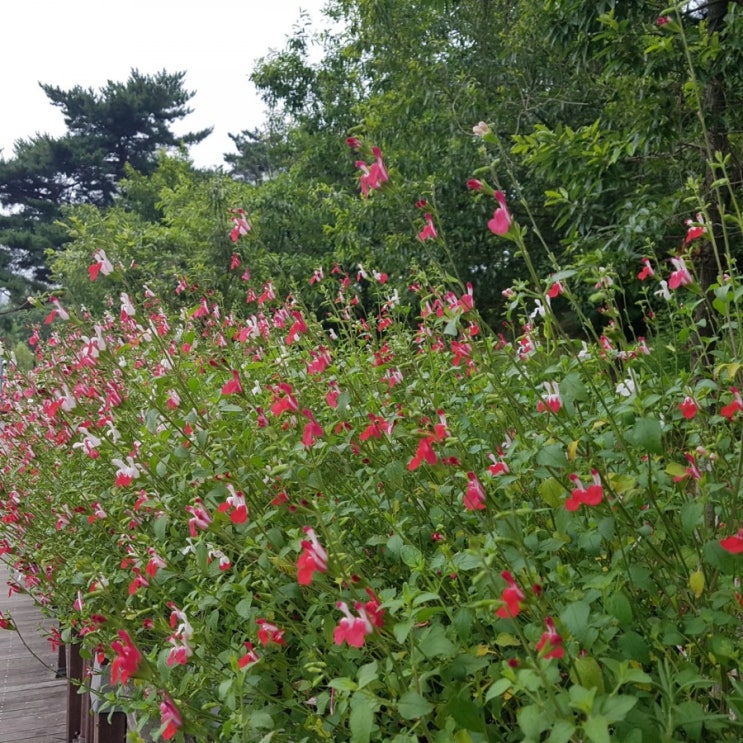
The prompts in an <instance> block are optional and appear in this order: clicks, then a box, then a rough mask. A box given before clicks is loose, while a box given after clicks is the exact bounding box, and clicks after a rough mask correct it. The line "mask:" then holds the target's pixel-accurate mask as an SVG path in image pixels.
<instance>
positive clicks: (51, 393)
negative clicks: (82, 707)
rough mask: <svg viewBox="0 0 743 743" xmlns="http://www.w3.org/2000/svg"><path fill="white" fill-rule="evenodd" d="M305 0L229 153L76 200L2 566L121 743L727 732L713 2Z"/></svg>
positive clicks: (11, 473) (741, 456)
mask: <svg viewBox="0 0 743 743" xmlns="http://www.w3.org/2000/svg"><path fill="white" fill-rule="evenodd" d="M329 8H330V11H331V12H335V13H338V14H340V15H342V16H343V17H344V18H345V19H346V20H347V22H348V27H347V29H346V31H345V32H344V34H343V35H340V36H338V37H336V38H334V39H329V40H328V50H329V56H327V57H326V59H325V60H324V62H322V63H321V64H320V65H319V66H317V67H315V66H312V65H310V64H309V63H308V62H307V61H306V59H305V56H304V55H305V52H306V46H305V44H306V43H307V40H306V39H305V37H304V36H302V34H301V33H299V34H298V36H297V38H295V39H294V40H292V41H291V42H290V45H289V48H288V50H286V51H285V52H283V53H279V54H277V55H276V56H275V57H273V58H272V59H270V60H267V61H266V62H265V64H264V65H263V66H262V67H261V68H259V71H258V72H257V73H256V75H257V77H256V80H257V81H258V82H259V83H260V84H261V85H262V86H263V87H264V89H265V90H266V91H267V95H269V96H272V100H273V102H274V103H275V104H276V106H277V108H276V112H275V113H276V118H275V119H274V121H273V124H272V127H273V128H272V130H271V132H270V136H268V137H267V139H266V141H265V142H264V144H266V143H268V146H267V148H266V149H258V148H254V149H253V151H252V153H250V154H251V157H249V158H247V159H246V160H245V162H246V163H247V164H248V165H249V166H250V168H251V169H252V170H250V172H248V173H246V174H244V177H242V178H228V177H225V176H224V175H220V176H218V177H216V176H214V175H213V174H211V175H210V174H204V173H195V172H194V171H193V169H192V168H191V166H190V164H189V163H188V161H187V160H186V159H184V158H182V157H171V156H167V155H162V156H161V157H159V159H158V161H157V167H156V169H155V170H154V171H153V172H152V173H150V174H141V173H136V172H134V171H131V172H130V173H129V175H128V176H127V178H126V179H125V180H124V181H122V182H121V190H120V192H119V194H118V195H117V198H116V199H115V202H114V203H113V204H112V205H111V206H110V207H106V208H105V209H101V208H99V207H96V206H95V205H91V204H86V205H79V206H76V207H75V208H74V209H72V210H71V211H70V212H69V215H68V217H69V221H68V226H69V227H70V228H71V230H72V233H71V237H72V240H71V242H70V244H69V247H68V249H67V250H66V251H64V252H63V253H61V254H59V255H58V256H57V257H56V258H55V261H54V264H53V268H54V271H55V275H56V276H57V277H59V280H60V283H62V284H63V285H64V288H65V290H66V292H67V294H66V295H63V294H62V293H61V292H60V293H59V294H58V296H55V298H54V299H53V301H52V303H51V304H50V305H49V306H48V307H46V308H45V309H46V310H50V312H49V314H48V317H47V323H46V324H44V325H43V326H40V327H37V328H35V329H34V331H33V333H32V336H31V340H30V343H31V346H32V348H33V350H34V354H35V364H34V367H33V368H32V369H30V370H26V371H24V370H23V369H21V368H20V366H19V365H17V364H14V363H13V360H12V358H9V359H8V364H7V366H8V375H7V378H6V380H5V384H4V386H3V391H2V397H1V398H0V405H1V406H2V407H1V408H0V410H1V412H2V416H3V418H2V430H1V431H0V453H1V454H2V458H3V464H2V467H3V470H2V484H0V510H1V514H2V518H1V519H0V553H1V554H2V555H3V558H4V559H6V560H7V561H9V562H10V563H12V565H13V567H14V569H15V571H16V572H15V574H16V576H17V577H16V581H15V582H14V584H13V589H14V590H25V591H28V592H29V593H30V594H31V595H33V596H34V597H36V598H37V600H38V601H39V603H40V604H41V605H42V606H43V607H45V609H46V610H47V611H48V612H49V613H50V614H53V615H54V616H55V617H56V619H57V620H58V622H59V627H60V629H59V635H58V636H55V637H53V638H52V639H53V640H54V641H59V640H61V641H65V642H73V641H74V642H80V643H81V644H82V648H83V652H84V653H86V654H89V655H90V656H91V657H95V659H96V661H97V668H98V669H99V670H100V672H101V675H102V676H103V677H105V679H106V686H105V688H104V692H103V694H104V699H105V702H106V704H107V705H108V708H111V709H112V708H123V709H126V710H127V711H129V712H132V713H134V714H135V715H136V717H137V721H138V723H137V724H138V727H139V731H138V732H137V733H132V735H133V739H134V740H136V739H138V738H137V736H138V735H141V736H142V737H150V736H152V737H154V738H155V739H160V738H162V739H165V740H170V739H175V740H189V741H193V740H197V741H209V740H220V741H252V740H266V741H268V740H275V741H302V740H307V741H311V740H324V739H326V740H349V741H353V743H366V742H367V741H396V742H397V743H413V742H414V741H436V742H439V741H441V742H443V741H451V740H455V741H474V742H476V743H479V742H481V741H482V742H484V741H491V740H492V741H526V742H528V743H534V742H536V741H549V743H561V742H562V743H568V741H575V743H578V742H579V741H590V742H591V743H608V741H610V740H615V741H620V742H623V743H651V742H652V743H654V742H655V741H663V742H664V743H665V742H668V743H670V742H671V741H703V740H704V741H709V740H721V741H725V740H728V741H736V740H739V739H740V737H741V720H742V719H743V686H742V685H741V681H740V675H739V668H740V661H741V643H740V640H741V630H740V628H741V618H742V617H743V598H741V589H740V573H741V559H743V558H742V557H741V554H743V515H741V507H740V503H741V488H742V485H741V482H742V478H743V470H742V468H741V462H742V461H743V438H742V437H741V430H742V429H741V424H742V422H743V397H741V390H743V379H742V378H741V368H742V367H741V362H740V358H741V353H742V352H743V348H741V339H740V334H739V327H740V323H741V322H742V321H743V310H742V308H741V299H743V288H741V280H742V279H741V274H740V271H739V270H738V269H737V267H736V258H737V256H738V255H739V253H740V250H741V248H742V247H743V216H742V214H741V210H740V203H741V202H740V180H739V173H738V169H739V159H738V156H739V154H740V152H739V148H740V141H739V139H736V137H737V136H738V135H736V134H735V131H734V126H735V121H734V118H733V111H734V109H733V108H732V107H731V106H730V103H731V101H734V100H736V96H738V94H739V93H738V88H737V86H738V76H739V74H740V68H735V67H734V65H733V60H735V59H737V55H738V54H739V51H738V47H737V41H736V40H735V38H734V37H733V35H732V29H735V28H737V27H738V26H737V24H739V23H740V22H741V21H740V13H739V11H740V3H728V4H727V5H726V6H725V15H724V16H719V17H717V11H716V10H715V12H714V13H713V8H712V7H711V6H710V8H708V11H709V13H708V17H707V18H706V19H703V18H702V13H701V10H702V9H701V8H700V7H698V4H697V5H695V8H694V10H693V13H692V11H691V9H690V7H689V8H687V6H686V5H683V6H682V7H680V8H678V9H668V10H664V9H662V8H660V7H659V6H657V5H656V4H655V3H645V2H632V3H626V4H622V5H621V6H620V5H619V4H616V7H615V4H614V3H611V2H608V0H607V2H599V3H596V2H594V3H585V2H582V0H563V1H561V2H557V1H556V0H551V1H550V2H545V3H543V4H538V5H537V6H535V5H534V4H527V3H524V4H521V3H499V2H479V3H475V2H470V3H468V2H466V1H463V2H460V3H456V4H453V3H449V2H443V0H442V1H441V2H431V3H409V4H399V3H390V2H384V1H382V2H379V1H377V2H372V1H371V0H365V1H364V0H358V1H357V2H352V1H351V0H343V1H341V0H337V1H336V2H331V3H329ZM516 10H519V11H521V15H519V13H516ZM661 11H663V12H662V13H661ZM485 14H491V15H487V17H488V18H490V19H491V20H495V19H500V20H501V21H505V20H509V21H510V25H504V24H501V25H498V24H495V26H496V28H497V33H495V32H493V34H494V35H493V36H492V37H491V36H489V34H490V32H491V31H492V26H493V24H492V23H491V24H490V26H487V27H486V26H484V25H483V23H482V21H483V19H484V18H485V17H486V15H485ZM509 14H510V15H509ZM538 19H539V20H541V21H543V23H542V25H541V26H540V25H539V24H538V23H537V22H536V21H537V20H538ZM506 28H507V29H508V32H507V33H506V32H505V31H504V30H503V29H506ZM563 29H564V33H563ZM475 40H476V41H475ZM496 41H497V43H496ZM385 43H386V44H387V45H388V51H387V56H386V57H385V55H384V53H383V51H382V50H383V48H384V44H385ZM488 43H490V45H491V46H490V47H488V48H489V50H490V51H491V52H492V55H498V54H505V52H504V50H510V51H509V53H510V54H511V55H513V59H514V60H521V59H524V64H523V65H521V66H520V67H519V66H518V65H514V66H511V67H507V66H505V65H504V66H503V67H500V66H498V65H494V63H493V59H494V58H497V59H499V60H500V61H502V60H504V59H506V57H495V56H493V57H489V58H487V59H480V58H479V50H480V49H482V48H485V45H486V44H488ZM537 51H539V52H540V54H541V53H542V52H543V53H544V55H545V56H544V57H542V56H540V55H539V54H537V53H536V52H537ZM537 56H540V58H539V60H537V61H534V60H532V62H533V64H534V65H536V69H535V70H534V76H533V78H531V77H529V75H528V74H527V73H528V72H529V70H531V69H532V68H530V67H529V66H528V64H527V61H528V60H529V59H532V57H537ZM684 59H687V62H688V64H687V65H686V66H685V67H684V66H682V65H681V64H680V62H681V60H684ZM457 60H459V61H457ZM463 60H466V61H467V64H464V63H463ZM640 60H641V61H642V62H643V64H644V65H645V67H644V68H643V69H644V74H643V75H638V74H637V70H636V69H635V68H636V65H637V64H638V62H639V61H640ZM413 69H415V70H416V73H415V74H413V72H412V70H413ZM633 70H634V72H633ZM683 70H685V71H683ZM460 72H462V73H464V72H466V74H463V75H462V76H460V77H457V74H458V73H460ZM331 73H332V74H331ZM520 73H521V74H523V76H524V77H523V79H522V80H521V81H520V82H518V83H517V82H513V83H512V84H511V82H509V84H506V83H504V82H503V80H504V79H506V80H507V82H508V80H510V78H508V77H507V76H518V75H519V74H520ZM416 74H417V75H418V86H417V87H416V85H415V84H414V83H416ZM547 74H549V75H550V76H551V77H549V78H547V77H545V76H546V75H547ZM487 75H492V76H493V77H492V78H489V79H490V83H488V84H487V85H486V84H485V82H484V80H485V79H486V77H485V76H487ZM501 75H502V76H503V78H500V77H498V76H501ZM426 76H430V78H429V77H426ZM470 76H471V77H470ZM478 76H480V77H478ZM498 80H500V83H499V84H491V83H493V81H496V82H497V81H498ZM530 80H531V82H532V83H533V88H529V87H528V86H527V82H528V81H530ZM544 80H548V83H547V84H546V85H545V86H544V87H541V82H540V81H544ZM282 81H283V82H282ZM296 81H301V82H302V85H301V86H298V85H295V84H294V83H295V82H296ZM421 81H425V82H421ZM473 81H474V82H473ZM403 83H404V84H403ZM470 83H471V85H470ZM568 83H569V85H568ZM563 84H564V85H563ZM355 86H357V87H355ZM468 86H469V87H468ZM529 90H532V92H533V94H534V95H533V96H531V95H526V93H527V92H528V91H529ZM395 91H401V92H400V94H399V95H398V94H397V93H396V92H395ZM442 91H448V92H445V93H442ZM721 91H724V95H723V97H722V99H719V100H724V101H725V106H723V107H722V108H719V107H718V108H715V109H714V110H712V111H709V112H707V111H705V108H704V105H703V103H702V99H703V98H704V99H705V100H707V101H714V100H716V98H715V96H716V95H717V94H719V93H720V92H721ZM486 92H487V94H488V95H490V94H491V93H492V94H493V95H494V96H497V97H494V98H488V97H487V96H486ZM457 93H461V96H462V97H458V96H457V95H456V94H457ZM568 93H569V95H568ZM356 94H358V98H354V95H356ZM426 94H428V95H429V96H430V97H431V98H432V99H433V100H435V101H436V104H435V105H434V106H433V107H432V108H431V109H430V110H429V109H426V108H425V106H426ZM470 95H471V96H472V97H471V98H469V96H470ZM633 95H634V97H635V99H636V100H635V99H633V97H632V96H633ZM563 96H565V97H564V98H563ZM463 99H466V100H468V101H469V102H470V103H473V102H474V101H477V102H478V103H477V105H476V106H475V107H474V108H473V109H472V110H469V109H467V110H468V113H467V114H466V117H467V119H466V123H464V122H463V123H462V126H461V127H459V128H457V127H455V126H453V125H452V121H453V120H454V119H452V118H448V119H447V117H448V116H449V114H451V113H452V112H456V111H457V110H459V109H457V105H458V102H459V101H461V100H463ZM406 100H409V101H411V102H413V103H412V106H411V107H410V108H409V109H404V103H405V101H406ZM333 101H335V103H336V104H337V106H336V107H334V105H331V104H332V103H333ZM631 101H632V102H633V105H634V108H633V110H632V111H630V110H629V108H630V102H631ZM445 102H446V105H445ZM568 103H569V105H567V104H568ZM485 105H488V106H492V108H491V109H489V110H490V111H492V115H490V116H487V115H486V113H482V114H481V113H479V111H481V110H482V109H480V106H485ZM282 106H283V108H282ZM561 106H562V107H564V108H563V110H572V111H573V112H574V113H576V116H577V117H579V118H580V121H578V118H576V119H575V120H574V121H573V122H572V123H566V122H561V121H560V116H561V113H560V111H561ZM520 107H521V108H520ZM461 110H465V109H461ZM528 111H529V112H537V113H535V114H534V115H535V116H537V118H539V117H541V118H545V119H546V120H545V121H539V123H537V122H536V121H532V120H530V119H528V117H527V116H526V112H528ZM578 112H579V113H578ZM418 114H421V116H423V118H422V119H421V120H420V121H419V120H418V118H417V116H418ZM548 114H549V118H548V119H547V118H546V117H547V116H548ZM426 115H430V116H429V118H425V117H426ZM501 115H502V116H503V119H501V118H499V117H500V116H501ZM346 117H348V118H346ZM666 117H668V121H666ZM481 118H487V119H488V121H487V122H486V121H480V119H481ZM354 119H355V120H356V121H362V122H363V124H362V125H361V126H360V127H359V128H358V129H355V128H351V129H349V126H351V123H350V122H351V120H354ZM672 119H673V120H672ZM504 121H506V122H508V124H509V126H510V125H513V128H512V129H503V127H504V123H503V122H504ZM428 125H430V127H431V129H430V131H431V132H433V134H432V135H431V136H430V137H428V136H427V135H426V134H425V129H426V126H428ZM406 126H407V127H408V128H407V129H406V128H405V127H406ZM417 127H420V128H417ZM447 127H448V129H447ZM406 132H407V140H406ZM446 132H448V134H447V133H446ZM681 132H683V133H684V134H683V137H684V139H683V143H681V140H676V144H675V145H674V144H673V142H674V137H675V136H677V135H679V133H681ZM370 133H373V134H375V135H376V134H378V135H379V136H370ZM239 139H240V138H237V139H236V141H238V140H239ZM243 141H245V142H246V143H247V144H252V145H256V144H261V142H260V141H259V139H258V137H257V136H248V135H245V137H244V138H243ZM252 155H254V156H255V157H252ZM272 158H273V159H272ZM282 158H285V159H284V160H283V161H282ZM483 164H484V167H483ZM264 165H265V167H266V170H261V168H262V167H264ZM428 166H431V167H430V168H429V169H428V170H426V168H427V167H428ZM272 169H274V170H272ZM262 172H272V173H273V177H272V178H271V179H269V180H267V181H265V182H263V181H262V180H261V178H260V177H257V176H259V175H260V173H262ZM250 173H252V175H251V174H250ZM429 174H431V178H430V179H429V177H428V175H429ZM544 191H546V202H545V198H544V193H543V192H544ZM455 204H462V205H465V207H464V208H463V209H462V208H459V207H457V206H455ZM535 204H536V206H535ZM542 204H544V206H541V205H542ZM458 275H459V276H461V277H462V278H463V279H465V280H460V279H458V278H457V276H458ZM467 279H472V282H471V283H470V282H469V281H467ZM73 298H75V299H77V300H82V301H83V302H84V306H82V307H79V306H78V305H77V303H75V302H73V301H71V300H72V299H73ZM493 319H494V321H493ZM0 625H2V626H4V627H5V628H9V629H12V617H4V616H2V615H0Z"/></svg>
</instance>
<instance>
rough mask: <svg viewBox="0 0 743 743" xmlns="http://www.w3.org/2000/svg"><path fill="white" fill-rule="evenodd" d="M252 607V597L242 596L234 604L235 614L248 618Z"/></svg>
mask: <svg viewBox="0 0 743 743" xmlns="http://www.w3.org/2000/svg"><path fill="white" fill-rule="evenodd" d="M252 607H253V599H252V597H248V598H244V599H242V600H241V601H238V602H237V604H236V605H235V614H237V616H238V617H242V618H243V619H250V610H251V609H252Z"/></svg>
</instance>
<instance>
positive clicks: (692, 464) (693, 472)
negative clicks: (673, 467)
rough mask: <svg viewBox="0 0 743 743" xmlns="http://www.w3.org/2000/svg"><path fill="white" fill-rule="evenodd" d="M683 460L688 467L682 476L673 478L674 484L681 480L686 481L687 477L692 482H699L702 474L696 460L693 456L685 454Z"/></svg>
mask: <svg viewBox="0 0 743 743" xmlns="http://www.w3.org/2000/svg"><path fill="white" fill-rule="evenodd" d="M684 458H685V459H686V461H687V462H688V463H689V466H688V467H687V468H686V470H685V472H684V474H683V475H676V476H675V477H674V478H673V481H674V482H681V481H683V480H686V478H687V477H691V479H692V480H701V479H702V472H701V470H700V469H699V467H698V466H697V460H696V458H695V457H694V455H693V454H691V453H689V452H686V453H685V454H684Z"/></svg>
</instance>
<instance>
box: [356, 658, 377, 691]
mask: <svg viewBox="0 0 743 743" xmlns="http://www.w3.org/2000/svg"><path fill="white" fill-rule="evenodd" d="M377 675H378V666H377V661H375V660H374V661H372V662H371V663H366V664H365V665H363V666H361V668H359V672H358V679H359V689H363V688H364V687H365V686H368V685H369V684H370V683H371V682H372V681H376V680H377Z"/></svg>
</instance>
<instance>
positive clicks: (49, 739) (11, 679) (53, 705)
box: [0, 562, 67, 743]
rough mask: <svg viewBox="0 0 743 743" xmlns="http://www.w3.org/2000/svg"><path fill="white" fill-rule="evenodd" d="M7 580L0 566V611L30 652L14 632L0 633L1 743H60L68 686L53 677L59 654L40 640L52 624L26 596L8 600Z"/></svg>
mask: <svg viewBox="0 0 743 743" xmlns="http://www.w3.org/2000/svg"><path fill="white" fill-rule="evenodd" d="M8 576H9V570H8V567H7V566H6V565H5V563H3V562H0V611H2V612H3V614H4V615H5V616H8V615H10V616H11V617H12V618H13V621H14V622H15V624H16V626H17V627H18V629H19V631H20V636H21V637H22V638H23V640H24V641H25V643H26V645H28V647H26V646H25V645H24V643H23V642H22V641H21V637H19V635H18V634H16V633H15V632H11V631H8V630H0V743H60V742H61V741H65V740H66V699H67V682H66V681H65V680H64V679H57V678H56V677H55V670H56V667H57V653H56V652H54V651H53V650H52V648H51V645H50V643H49V641H48V640H47V639H46V637H44V636H42V634H41V631H42V630H43V628H48V627H49V623H48V620H45V619H44V617H43V616H42V614H41V612H40V611H39V609H38V607H36V606H35V605H34V603H33V601H32V600H31V599H30V598H29V597H28V596H25V595H23V594H18V593H13V594H11V595H10V596H8V589H7V580H8ZM29 648H30V650H31V651H33V653H35V654H36V655H37V656H38V658H35V657H34V655H33V654H32V653H31V652H30V651H29Z"/></svg>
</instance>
